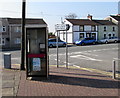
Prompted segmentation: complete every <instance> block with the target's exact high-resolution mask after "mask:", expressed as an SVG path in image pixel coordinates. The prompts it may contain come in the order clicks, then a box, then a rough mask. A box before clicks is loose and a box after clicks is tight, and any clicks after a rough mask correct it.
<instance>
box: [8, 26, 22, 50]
mask: <svg viewBox="0 0 120 98" xmlns="http://www.w3.org/2000/svg"><path fill="white" fill-rule="evenodd" d="M18 27H21V25H20V24H19V25H10V26H9V29H10V47H11V48H19V49H20V47H21V31H17V28H18Z"/></svg>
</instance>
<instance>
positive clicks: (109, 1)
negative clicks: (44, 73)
mask: <svg viewBox="0 0 120 98" xmlns="http://www.w3.org/2000/svg"><path fill="white" fill-rule="evenodd" d="M20 1H22V0H18V1H17V2H16V1H15V0H9V1H8V0H7V2H6V0H3V1H2V0H1V1H0V17H11V18H15V17H19V18H21V17H22V2H20ZM26 1H27V3H26V17H29V18H43V19H44V20H45V21H46V23H47V24H48V27H49V31H50V32H54V31H55V24H58V23H61V18H62V19H64V18H65V16H66V15H68V14H69V13H75V14H76V15H77V16H78V17H77V18H79V19H83V18H84V19H86V18H87V15H88V14H91V15H93V19H104V18H105V17H107V16H109V15H115V14H118V1H119V0H96V1H95V0H84V2H80V0H66V2H64V1H65V0H64V1H61V0H56V2H55V0H51V1H50V0H49V2H48V0H44V2H43V0H26Z"/></svg>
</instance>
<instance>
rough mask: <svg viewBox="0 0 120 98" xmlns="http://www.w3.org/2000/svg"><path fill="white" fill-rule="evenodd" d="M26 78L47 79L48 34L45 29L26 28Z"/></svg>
mask: <svg viewBox="0 0 120 98" xmlns="http://www.w3.org/2000/svg"><path fill="white" fill-rule="evenodd" d="M26 69H27V70H26V72H27V73H26V74H27V77H48V33H47V29H46V27H45V28H26Z"/></svg>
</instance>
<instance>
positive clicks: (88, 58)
mask: <svg viewBox="0 0 120 98" xmlns="http://www.w3.org/2000/svg"><path fill="white" fill-rule="evenodd" d="M70 57H71V58H79V59H85V60H92V61H102V60H99V59H94V58H91V57H88V56H85V55H75V56H70Z"/></svg>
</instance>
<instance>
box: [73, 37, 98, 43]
mask: <svg viewBox="0 0 120 98" xmlns="http://www.w3.org/2000/svg"><path fill="white" fill-rule="evenodd" d="M96 43H97V41H96V39H94V38H84V39H83V40H79V41H76V42H75V44H76V45H85V44H96Z"/></svg>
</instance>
